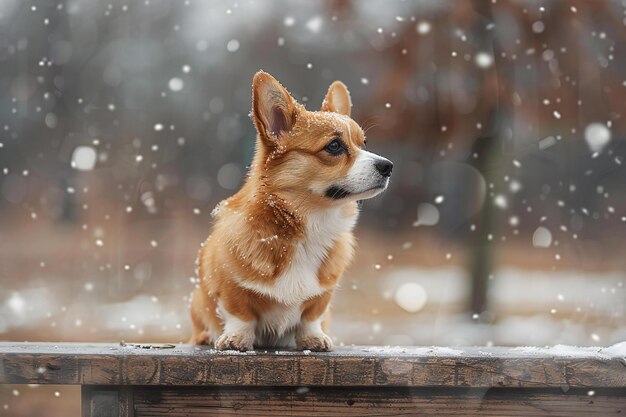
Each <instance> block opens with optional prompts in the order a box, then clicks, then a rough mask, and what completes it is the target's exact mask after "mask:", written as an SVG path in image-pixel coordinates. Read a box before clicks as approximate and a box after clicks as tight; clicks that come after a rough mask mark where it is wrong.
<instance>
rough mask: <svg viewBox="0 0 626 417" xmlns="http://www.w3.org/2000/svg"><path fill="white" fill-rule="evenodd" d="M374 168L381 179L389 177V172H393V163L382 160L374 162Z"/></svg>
mask: <svg viewBox="0 0 626 417" xmlns="http://www.w3.org/2000/svg"><path fill="white" fill-rule="evenodd" d="M374 166H375V167H376V171H378V173H379V174H380V175H382V176H383V177H390V176H391V171H392V170H393V162H391V161H389V160H388V159H382V160H380V161H376V163H375V164H374Z"/></svg>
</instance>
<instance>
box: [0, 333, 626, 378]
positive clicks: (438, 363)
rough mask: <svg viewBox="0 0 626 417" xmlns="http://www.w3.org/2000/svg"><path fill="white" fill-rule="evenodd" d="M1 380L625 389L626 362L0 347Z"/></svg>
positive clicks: (593, 355)
mask: <svg viewBox="0 0 626 417" xmlns="http://www.w3.org/2000/svg"><path fill="white" fill-rule="evenodd" d="M0 383H12V384H16V383H17V384H20V383H22V384H31V383H32V384H83V385H84V384H87V385H186V386H194V385H196V386H198V385H248V386H413V387H562V386H564V387H622V388H623V387H626V359H625V358H624V357H623V356H621V353H620V354H616V353H614V351H613V350H611V351H606V350H603V349H600V348H579V349H576V350H564V349H563V348H554V349H507V348H458V349H455V350H453V349H449V348H406V349H399V348H394V349H382V348H367V347H349V348H338V349H337V350H336V351H335V352H330V353H315V354H313V353H311V354H305V353H302V352H288V351H280V352H274V351H271V352H263V351H256V352H250V353H246V354H241V353H236V352H216V351H214V350H212V349H209V348H201V347H197V346H190V345H179V346H174V347H172V348H171V349H143V348H140V347H132V346H119V345H112V344H95V345H84V344H46V343H36V344H35V343H0Z"/></svg>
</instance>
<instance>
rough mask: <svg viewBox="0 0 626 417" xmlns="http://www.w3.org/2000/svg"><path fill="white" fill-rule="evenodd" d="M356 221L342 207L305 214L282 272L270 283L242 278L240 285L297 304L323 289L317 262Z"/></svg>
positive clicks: (285, 302)
mask: <svg viewBox="0 0 626 417" xmlns="http://www.w3.org/2000/svg"><path fill="white" fill-rule="evenodd" d="M355 222H356V215H351V216H346V215H345V214H344V212H343V210H342V208H341V207H333V208H330V209H326V210H322V211H318V212H315V213H311V214H310V215H309V216H308V218H307V223H306V234H305V238H304V239H302V240H301V241H299V242H298V243H297V246H296V249H295V253H294V256H293V258H292V260H291V262H290V264H289V266H288V267H287V269H286V270H285V272H284V273H283V274H282V275H281V276H279V277H278V278H277V279H276V280H275V281H274V282H273V283H272V284H269V285H263V284H257V283H250V282H246V281H245V280H241V281H240V282H239V285H241V286H243V287H245V288H248V289H250V290H252V291H255V292H257V293H259V294H263V295H266V296H268V297H271V298H273V299H274V300H276V301H278V302H280V303H282V304H286V305H289V306H298V307H299V306H300V305H301V304H302V303H303V302H304V301H306V300H308V299H310V298H313V297H315V296H318V295H320V294H322V293H323V292H324V289H323V288H322V287H321V286H320V284H319V280H318V277H317V273H318V271H319V268H320V265H321V264H322V261H323V260H324V258H325V257H326V255H327V253H328V250H329V249H330V248H331V247H332V245H333V242H335V240H337V239H338V238H339V236H340V235H341V234H342V233H345V232H348V231H350V230H352V228H353V227H354V224H355Z"/></svg>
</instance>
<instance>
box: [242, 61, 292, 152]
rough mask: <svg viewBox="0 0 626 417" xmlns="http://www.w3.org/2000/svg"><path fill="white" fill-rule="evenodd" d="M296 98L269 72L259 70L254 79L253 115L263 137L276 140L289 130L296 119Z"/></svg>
mask: <svg viewBox="0 0 626 417" xmlns="http://www.w3.org/2000/svg"><path fill="white" fill-rule="evenodd" d="M295 113H296V105H295V100H294V99H293V97H291V95H290V94H289V92H288V91H287V90H286V89H285V88H284V87H283V86H282V85H280V83H279V82H278V80H276V79H275V78H274V77H272V76H271V75H269V74H268V73H267V72H263V71H259V72H257V73H256V74H254V79H253V80H252V116H253V119H254V124H255V125H256V128H257V131H258V132H259V134H260V135H261V137H262V138H264V139H267V140H269V141H276V140H278V139H279V138H280V135H281V133H283V132H289V131H290V130H291V128H292V127H293V125H294V123H295V121H296V114H295Z"/></svg>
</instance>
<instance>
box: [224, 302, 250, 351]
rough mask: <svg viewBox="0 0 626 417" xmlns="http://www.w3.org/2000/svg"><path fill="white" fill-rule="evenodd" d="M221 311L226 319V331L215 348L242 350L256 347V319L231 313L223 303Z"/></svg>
mask: <svg viewBox="0 0 626 417" xmlns="http://www.w3.org/2000/svg"><path fill="white" fill-rule="evenodd" d="M219 312H220V315H221V316H222V320H223V321H224V331H223V332H222V334H221V336H220V337H218V338H217V341H216V342H215V348H216V349H218V350H239V351H241V352H245V351H247V350H252V349H254V347H253V344H254V338H255V330H256V319H254V318H251V317H241V318H240V317H237V316H236V315H234V314H231V313H229V312H228V310H227V309H226V308H224V307H223V306H222V305H220V307H219ZM246 319H247V320H246Z"/></svg>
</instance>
